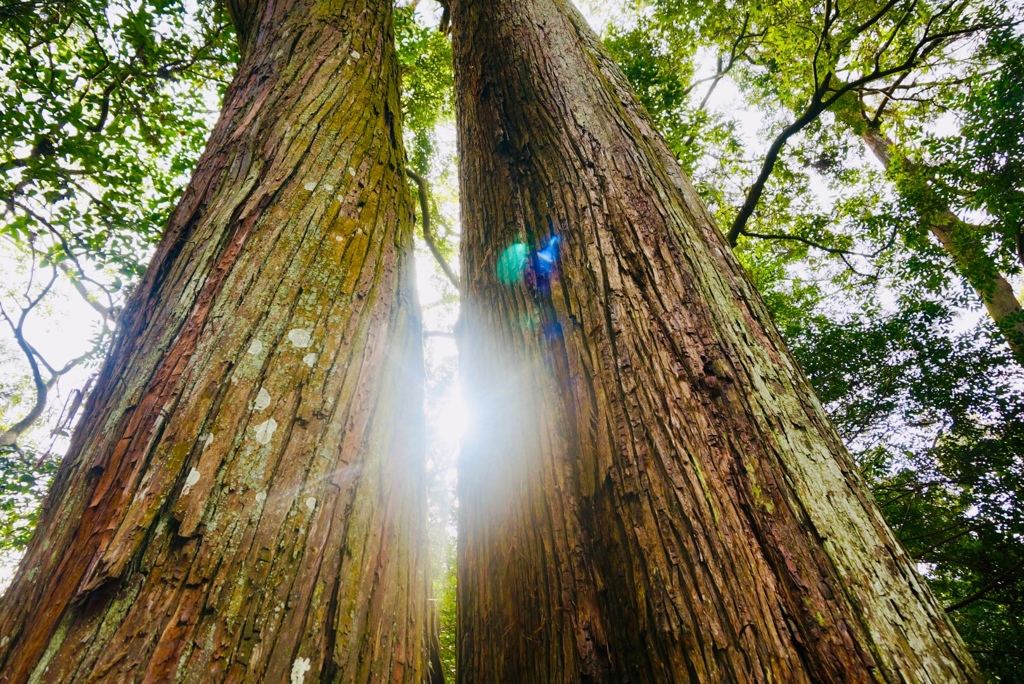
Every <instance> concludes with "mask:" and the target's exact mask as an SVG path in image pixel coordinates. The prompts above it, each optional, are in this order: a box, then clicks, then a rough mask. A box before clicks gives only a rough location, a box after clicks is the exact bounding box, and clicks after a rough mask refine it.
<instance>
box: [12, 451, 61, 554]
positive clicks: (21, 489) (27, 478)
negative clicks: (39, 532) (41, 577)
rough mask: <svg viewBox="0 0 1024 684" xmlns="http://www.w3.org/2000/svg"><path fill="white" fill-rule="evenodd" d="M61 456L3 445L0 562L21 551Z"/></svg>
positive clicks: (33, 525)
mask: <svg viewBox="0 0 1024 684" xmlns="http://www.w3.org/2000/svg"><path fill="white" fill-rule="evenodd" d="M58 462H59V459H57V458H55V457H53V456H51V455H45V454H43V455H36V454H34V453H26V452H18V451H15V450H14V449H12V448H10V447H5V448H0V563H2V562H3V561H4V560H6V559H8V558H13V557H14V556H16V555H17V554H20V553H21V550H22V549H24V548H25V546H26V545H27V544H28V540H29V537H30V536H31V535H32V530H34V529H35V525H36V519H37V518H38V516H39V502H40V501H41V500H42V498H43V496H45V494H46V491H47V490H48V489H49V486H50V481H51V480H52V478H53V474H54V472H56V470H57V463H58Z"/></svg>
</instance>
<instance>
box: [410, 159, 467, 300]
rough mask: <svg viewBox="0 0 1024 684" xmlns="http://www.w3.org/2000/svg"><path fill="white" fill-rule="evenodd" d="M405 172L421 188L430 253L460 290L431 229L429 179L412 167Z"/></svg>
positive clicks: (422, 210) (457, 280)
mask: <svg viewBox="0 0 1024 684" xmlns="http://www.w3.org/2000/svg"><path fill="white" fill-rule="evenodd" d="M405 173H406V175H407V176H409V178H411V179H412V180H413V182H415V183H416V185H417V187H418V188H419V196H420V214H422V216H423V240H424V241H425V242H426V243H427V247H429V248H430V253H431V254H433V255H434V259H436V260H437V264H438V265H439V266H440V267H441V270H442V271H444V274H445V275H446V276H447V277H448V280H449V281H451V284H452V285H454V286H455V289H456V290H458V289H459V278H458V276H456V275H455V273H454V271H452V269H451V267H450V266H449V265H448V262H447V261H446V260H445V258H444V255H443V254H441V250H440V249H438V248H437V242H435V241H434V234H433V233H432V232H431V231H430V208H429V206H427V197H428V194H427V181H425V180H424V179H423V177H422V176H420V175H419V174H418V173H416V172H415V171H413V170H412V169H409V168H406V169H405Z"/></svg>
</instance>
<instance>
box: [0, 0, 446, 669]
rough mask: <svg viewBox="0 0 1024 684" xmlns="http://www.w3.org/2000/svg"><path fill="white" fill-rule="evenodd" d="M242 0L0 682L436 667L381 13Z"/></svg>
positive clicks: (44, 544) (399, 186)
mask: <svg viewBox="0 0 1024 684" xmlns="http://www.w3.org/2000/svg"><path fill="white" fill-rule="evenodd" d="M236 4H237V5H238V7H236V10H239V11H238V12H236V22H237V21H251V24H247V25H246V26H247V32H246V35H247V36H248V37H247V44H246V50H245V58H244V59H243V62H242V64H241V65H240V68H239V74H238V76H237V77H236V79H235V81H234V83H233V84H232V86H231V87H230V88H229V90H228V93H227V95H226V98H225V105H224V110H223V112H222V116H221V119H220V121H219V122H218V124H217V126H216V127H215V130H214V132H213V134H212V136H211V140H210V142H209V144H208V147H207V150H206V152H205V153H204V155H203V158H202V159H201V161H200V163H199V166H198V168H197V170H196V172H195V175H194V177H193V180H192V183H191V184H190V186H189V188H188V189H187V190H186V193H185V195H184V197H183V199H182V201H181V203H180V204H179V206H178V207H177V209H176V210H175V212H174V214H173V215H172V217H171V220H170V223H169V226H168V228H167V231H166V235H165V238H164V240H163V242H162V243H161V246H160V248H159V249H158V251H157V254H156V256H155V257H154V260H153V263H152V265H151V267H150V269H149V270H148V272H147V274H146V276H145V278H144V279H143V282H142V283H141V284H140V286H139V288H138V290H137V291H136V293H135V294H134V295H133V297H132V298H131V300H130V302H129V305H128V307H127V308H126V312H125V314H124V316H123V321H124V323H123V325H124V329H123V331H122V333H121V334H120V336H119V338H118V340H117V342H116V344H115V348H114V350H113V351H112V353H111V355H110V357H109V358H108V360H107V362H106V364H105V366H104V369H103V371H102V375H101V378H102V379H101V382H100V383H99V385H98V387H97V390H96V391H95V392H94V394H93V397H92V399H91V401H90V404H89V406H88V408H87V411H86V413H85V415H84V416H83V419H82V425H81V427H80V429H79V430H78V431H77V432H76V434H75V436H74V438H73V440H72V445H71V448H70V451H69V454H68V456H67V458H66V459H65V461H64V462H63V463H62V465H61V468H60V470H59V472H58V474H57V477H56V479H55V483H54V486H53V489H52V492H51V494H50V496H49V497H48V500H47V504H46V507H45V510H44V513H43V516H42V519H41V521H40V524H39V529H38V530H37V533H36V535H35V537H34V538H33V541H32V544H31V545H30V548H29V550H28V553H27V555H26V558H25V560H24V561H23V562H22V564H21V566H20V568H19V572H18V575H17V576H16V578H15V580H14V583H13V584H12V586H11V588H10V589H9V590H8V592H7V593H6V594H5V595H4V597H3V599H2V604H0V635H2V636H3V638H2V639H0V681H8V682H22V681H26V680H27V679H31V680H32V681H40V682H49V681H61V682H64V681H69V682H70V681H158V680H159V681H165V680H169V679H174V680H178V681H204V682H214V681H296V679H297V680H298V681H302V680H303V679H304V678H305V677H307V676H308V678H309V680H312V679H321V678H326V679H332V680H336V681H351V682H370V681H373V682H377V681H395V682H421V681H424V680H425V679H427V677H428V676H429V673H428V665H427V662H428V657H427V650H428V642H429V638H430V636H431V634H430V630H431V624H430V620H429V607H428V592H429V581H428V576H427V574H428V573H427V568H428V563H429V559H428V557H427V553H426V546H425V544H426V536H425V529H424V524H425V500H424V497H425V487H424V480H423V477H424V475H423V459H422V456H423V454H422V448H423V446H422V437H423V416H422V382H423V377H422V373H423V370H422V350H421V325H420V318H419V305H418V302H417V301H416V297H415V293H414V276H413V272H412V266H413V264H412V259H411V252H412V222H411V216H412V204H411V198H410V196H409V192H408V189H407V187H406V185H405V182H404V178H403V176H402V173H403V166H404V163H405V159H404V151H403V150H402V147H401V138H400V137H399V136H398V135H397V132H396V126H397V125H398V123H397V121H396V120H395V116H396V113H397V112H398V111H399V109H398V107H399V102H398V73H397V62H396V59H395V55H394V48H393V30H392V26H391V14H390V12H391V8H390V3H389V2H383V1H378V0H336V1H333V2H327V1H326V0H290V1H286V2H280V3H264V4H262V6H259V7H258V9H255V10H254V9H253V7H251V6H249V5H246V6H245V7H242V5H243V4H245V3H236ZM239 17H241V19H239Z"/></svg>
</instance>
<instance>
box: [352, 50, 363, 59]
mask: <svg viewBox="0 0 1024 684" xmlns="http://www.w3.org/2000/svg"><path fill="white" fill-rule="evenodd" d="M350 54H351V55H352V59H359V58H360V57H362V55H361V54H359V53H358V52H356V51H355V50H353V51H352V52H351V53H350Z"/></svg>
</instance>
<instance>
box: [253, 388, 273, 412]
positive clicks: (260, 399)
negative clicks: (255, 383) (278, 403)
mask: <svg viewBox="0 0 1024 684" xmlns="http://www.w3.org/2000/svg"><path fill="white" fill-rule="evenodd" d="M268 406H270V392H268V391H267V389H266V388H265V387H261V388H260V392H259V394H257V395H256V399H255V401H253V402H252V407H253V408H254V409H256V410H257V411H262V410H263V409H265V408H267V407H268Z"/></svg>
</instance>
